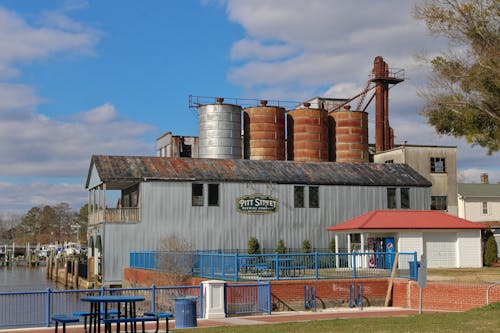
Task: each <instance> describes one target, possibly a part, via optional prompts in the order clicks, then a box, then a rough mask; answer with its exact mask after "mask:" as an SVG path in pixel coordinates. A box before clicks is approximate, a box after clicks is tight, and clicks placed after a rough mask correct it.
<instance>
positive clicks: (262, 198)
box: [236, 193, 278, 214]
mask: <svg viewBox="0 0 500 333" xmlns="http://www.w3.org/2000/svg"><path fill="white" fill-rule="evenodd" d="M236 204H237V205H238V212H240V213H244V214H272V213H275V212H277V211H278V199H276V198H273V197H270V196H268V195H264V194H260V193H257V194H249V195H244V196H242V197H239V198H238V199H236Z"/></svg>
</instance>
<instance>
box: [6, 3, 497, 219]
mask: <svg viewBox="0 0 500 333" xmlns="http://www.w3.org/2000/svg"><path fill="white" fill-rule="evenodd" d="M414 5H415V1H411V0H380V1H376V2H374V1H372V0H357V1H344V0H339V1H337V0H331V1H325V0H309V1H303V0H252V1H243V0H226V1H222V0H219V1H217V0H212V1H210V0H171V1H162V0H147V1H110V0H99V1H97V0H93V1H83V0H67V1H62V0H61V1H60V0H53V1H38V0H24V1H19V0H4V1H2V2H1V3H0V156H2V158H1V159H0V214H7V213H21V214H22V213H23V212H25V211H27V210H28V209H29V208H31V207H33V206H38V205H55V204H58V203H60V202H66V203H69V204H70V205H71V206H72V207H73V208H74V209H76V210H77V209H79V208H80V207H81V206H82V205H83V204H85V203H86V202H87V191H86V190H85V181H86V177H87V174H88V168H89V164H90V158H91V156H92V155H93V154H108V155H155V154H156V138H158V137H159V136H160V135H162V134H163V133H165V132H167V131H171V132H173V133H174V134H175V135H194V136H196V135H198V122H197V118H196V113H195V112H193V110H191V109H190V108H189V95H194V96H210V97H219V96H220V97H225V98H252V99H254V98H255V99H270V100H287V101H304V100H307V99H309V98H311V97H315V96H322V97H332V98H348V97H351V96H354V95H356V94H357V93H359V92H360V91H361V90H362V89H363V88H364V86H365V85H366V82H367V79H368V75H369V73H370V70H371V68H372V65H373V59H374V58H375V57H376V56H382V57H384V60H385V61H386V62H387V63H388V64H389V66H390V67H394V68H403V69H405V77H406V80H405V81H404V82H403V83H400V84H398V85H396V86H394V87H393V88H392V89H391V91H390V124H391V127H393V128H394V130H395V135H396V137H395V143H396V144H398V143H403V142H404V141H407V142H408V143H412V144H429V145H447V146H448V145H449V146H457V164H458V172H459V179H460V181H463V182H476V183H477V182H479V175H480V173H482V172H487V173H488V174H489V178H490V182H492V183H496V182H500V154H499V153H496V154H493V155H492V156H488V155H487V151H486V150H485V149H482V148H480V147H470V146H469V145H467V143H466V142H465V141H464V140H462V139H455V138H452V137H443V136H440V135H437V134H436V132H435V130H434V129H433V128H432V127H431V126H429V125H427V124H426V119H425V118H424V117H423V116H421V115H420V113H419V111H420V109H421V106H422V103H423V101H422V99H421V98H420V97H419V95H418V91H419V90H421V89H422V88H423V87H424V86H425V83H426V80H427V78H428V67H427V66H425V64H423V63H422V62H421V61H419V60H418V58H419V57H417V55H419V54H425V55H427V56H434V55H437V54H439V53H440V52H443V51H446V50H447V49H448V48H449V47H450V46H449V45H448V43H447V41H446V40H444V39H441V38H438V37H436V36H431V35H430V34H429V33H428V31H427V29H426V27H425V26H424V24H423V23H422V22H419V21H416V20H415V19H414V18H413V17H412V15H411V11H412V8H413V6H414ZM372 104H373V103H372ZM368 112H369V119H370V123H369V126H370V129H369V130H370V142H371V143H372V142H373V141H374V139H373V138H374V134H373V132H374V126H373V120H374V110H373V107H372V106H371V107H370V108H368Z"/></svg>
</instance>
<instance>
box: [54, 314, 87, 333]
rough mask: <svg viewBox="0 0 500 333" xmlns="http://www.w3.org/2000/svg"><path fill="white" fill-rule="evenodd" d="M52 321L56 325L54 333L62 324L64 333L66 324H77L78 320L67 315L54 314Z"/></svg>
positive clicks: (64, 332)
mask: <svg viewBox="0 0 500 333" xmlns="http://www.w3.org/2000/svg"><path fill="white" fill-rule="evenodd" d="M52 320H53V321H54V322H55V323H56V329H55V333H57V330H58V327H59V323H61V324H62V327H63V333H66V324H68V323H78V322H79V321H80V319H78V318H76V317H73V316H70V315H67V314H55V315H53V316H52Z"/></svg>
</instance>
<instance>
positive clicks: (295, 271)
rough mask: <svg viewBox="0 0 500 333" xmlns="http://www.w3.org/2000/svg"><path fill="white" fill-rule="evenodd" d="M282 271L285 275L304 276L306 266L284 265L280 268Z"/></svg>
mask: <svg viewBox="0 0 500 333" xmlns="http://www.w3.org/2000/svg"><path fill="white" fill-rule="evenodd" d="M280 271H281V273H282V275H283V276H290V277H297V276H302V274H301V273H302V272H303V273H304V274H305V272H306V266H302V265H297V266H284V267H281V268H280Z"/></svg>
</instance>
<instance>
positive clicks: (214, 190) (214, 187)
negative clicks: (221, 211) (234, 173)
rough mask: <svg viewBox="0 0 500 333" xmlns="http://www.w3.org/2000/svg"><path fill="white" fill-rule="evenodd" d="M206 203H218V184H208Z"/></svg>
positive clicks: (213, 204)
mask: <svg viewBox="0 0 500 333" xmlns="http://www.w3.org/2000/svg"><path fill="white" fill-rule="evenodd" d="M208 205H209V206H218V205H219V184H208Z"/></svg>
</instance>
